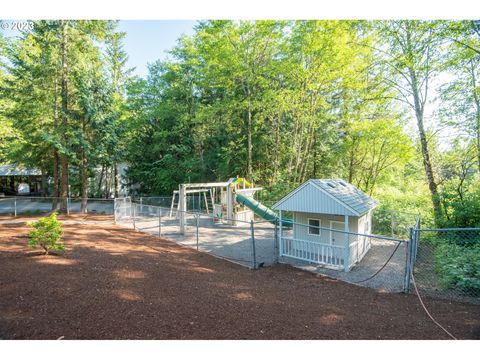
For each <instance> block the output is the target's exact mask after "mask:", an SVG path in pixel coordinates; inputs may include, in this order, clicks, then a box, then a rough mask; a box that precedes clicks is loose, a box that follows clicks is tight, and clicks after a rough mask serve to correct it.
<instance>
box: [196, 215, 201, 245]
mask: <svg viewBox="0 0 480 360" xmlns="http://www.w3.org/2000/svg"><path fill="white" fill-rule="evenodd" d="M199 221H200V215H198V214H196V215H195V222H196V225H197V251H198V224H199Z"/></svg>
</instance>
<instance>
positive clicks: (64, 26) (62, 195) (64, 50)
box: [60, 20, 68, 212]
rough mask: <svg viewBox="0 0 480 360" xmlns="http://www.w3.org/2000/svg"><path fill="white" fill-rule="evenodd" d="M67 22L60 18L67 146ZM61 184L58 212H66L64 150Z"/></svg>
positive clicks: (66, 186)
mask: <svg viewBox="0 0 480 360" xmlns="http://www.w3.org/2000/svg"><path fill="white" fill-rule="evenodd" d="M67 53H68V22H67V21H66V20H62V133H63V135H62V137H63V146H64V147H65V148H66V147H67V142H68V135H67V127H68V116H67V113H68V59H67ZM60 167H61V171H62V174H61V186H60V200H61V204H60V212H67V198H68V158H67V154H65V153H64V152H62V153H60Z"/></svg>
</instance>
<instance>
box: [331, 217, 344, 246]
mask: <svg viewBox="0 0 480 360" xmlns="http://www.w3.org/2000/svg"><path fill="white" fill-rule="evenodd" d="M330 229H331V230H330V244H331V245H338V246H343V245H344V244H345V233H343V232H338V231H333V230H340V231H345V223H344V222H341V221H330Z"/></svg>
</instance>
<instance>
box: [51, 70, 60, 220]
mask: <svg viewBox="0 0 480 360" xmlns="http://www.w3.org/2000/svg"><path fill="white" fill-rule="evenodd" d="M53 87H54V95H53V99H54V100H53V101H54V104H53V109H54V110H53V131H54V132H56V131H57V130H58V73H56V74H55V82H54V86H53ZM59 194H60V177H59V174H58V150H57V148H56V147H55V146H54V148H53V194H52V197H53V199H52V211H56V210H57V206H58V196H59Z"/></svg>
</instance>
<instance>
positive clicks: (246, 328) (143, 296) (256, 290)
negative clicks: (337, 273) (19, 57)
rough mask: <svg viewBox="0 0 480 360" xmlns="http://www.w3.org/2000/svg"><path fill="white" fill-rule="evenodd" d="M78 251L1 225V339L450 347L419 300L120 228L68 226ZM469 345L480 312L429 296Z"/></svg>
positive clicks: (434, 310) (444, 321) (446, 323)
mask: <svg viewBox="0 0 480 360" xmlns="http://www.w3.org/2000/svg"><path fill="white" fill-rule="evenodd" d="M64 230H65V244H66V248H67V252H66V253H65V254H63V255H57V256H55V255H50V256H43V255H40V251H38V250H32V249H28V248H27V247H26V242H27V237H26V234H27V232H28V228H27V227H26V226H25V225H23V224H8V225H7V224H3V225H0V338H1V339H57V338H60V337H62V336H63V337H64V338H65V339H447V336H446V335H445V334H444V333H443V332H442V331H441V330H440V329H438V328H437V327H436V326H435V325H434V324H433V323H432V322H431V321H430V320H429V319H428V318H427V315H426V314H425V313H424V311H423V310H422V308H421V306H420V304H419V302H418V299H417V298H416V297H415V296H414V295H405V294H386V293H379V292H376V291H375V290H372V289H368V288H362V287H357V286H354V285H350V284H346V283H342V282H340V281H336V280H330V279H327V278H323V277H321V276H319V275H314V274H311V273H308V272H304V271H301V270H297V269H295V268H293V267H290V266H287V265H275V266H272V267H268V268H262V269H259V270H256V271H252V270H248V269H246V268H243V267H241V266H238V265H235V264H232V263H229V262H227V261H224V260H221V259H217V258H215V257H212V256H210V255H208V254H203V253H198V252H196V251H195V250H192V249H188V248H183V247H180V246H178V245H176V244H174V243H171V242H168V241H166V240H164V239H158V238H154V237H152V236H148V235H145V234H143V233H139V232H135V231H133V230H127V229H124V228H121V227H118V226H115V225H105V224H102V225H92V224H88V225H64ZM426 304H427V306H428V307H429V310H430V312H431V313H432V314H433V316H434V317H435V318H436V319H437V320H438V321H439V322H440V323H441V324H443V325H444V326H446V327H447V329H448V330H449V331H450V332H452V333H453V334H454V335H456V336H457V337H458V338H462V339H475V338H479V335H480V334H479V329H480V307H479V306H476V305H471V304H461V303H449V302H446V301H441V300H433V299H427V300H426Z"/></svg>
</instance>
